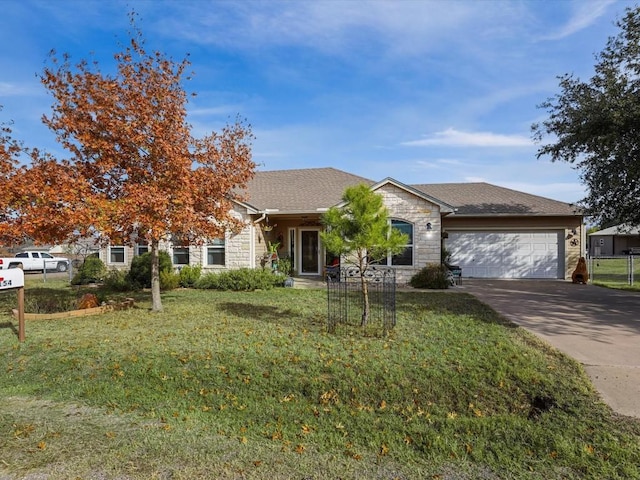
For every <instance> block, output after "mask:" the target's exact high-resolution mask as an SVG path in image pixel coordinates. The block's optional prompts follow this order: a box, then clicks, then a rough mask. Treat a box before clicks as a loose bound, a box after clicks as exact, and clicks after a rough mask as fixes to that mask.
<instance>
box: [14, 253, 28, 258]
mask: <svg viewBox="0 0 640 480" xmlns="http://www.w3.org/2000/svg"><path fill="white" fill-rule="evenodd" d="M16 258H29V254H28V253H27V252H20V253H16Z"/></svg>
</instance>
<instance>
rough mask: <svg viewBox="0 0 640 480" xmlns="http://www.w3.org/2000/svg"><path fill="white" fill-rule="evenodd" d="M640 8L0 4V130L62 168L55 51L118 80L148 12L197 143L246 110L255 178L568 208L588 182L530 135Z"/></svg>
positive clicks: (481, 2) (147, 23)
mask: <svg viewBox="0 0 640 480" xmlns="http://www.w3.org/2000/svg"><path fill="white" fill-rule="evenodd" d="M632 6H634V3H633V2H626V1H608V0H594V1H589V0H577V1H571V0H557V1H552V0H548V1H545V0H535V1H490V0H477V1H467V0H457V1H444V0H441V1H427V0H424V1H413V0H396V1H392V0H387V1H364V0H362V1H360V0H332V1H324V0H316V1H296V0H290V1H268V0H260V1H252V0H237V1H220V0H181V1H177V0H176V1H152V0H148V1H137V0H127V1H117V0H112V1H91V0H80V1H67V0H57V1H56V0H49V1H29V0H0V8H1V10H2V15H1V16H0V52H1V53H0V105H2V106H3V110H2V111H1V112H0V122H5V123H6V122H10V121H12V122H13V125H12V128H13V130H14V137H16V138H18V139H20V140H22V141H24V142H25V144H26V145H28V146H31V147H39V148H42V149H45V150H47V151H49V152H51V153H53V154H54V155H57V156H59V157H60V158H63V157H64V156H65V152H63V151H61V149H60V147H59V146H58V145H57V144H56V142H55V139H54V137H53V135H52V134H51V133H50V132H49V131H48V130H47V129H46V128H45V127H44V126H43V125H42V123H41V121H40V118H41V116H42V115H43V114H45V113H48V112H49V111H50V108H51V103H52V99H51V97H50V96H49V94H48V93H47V91H46V90H45V89H44V87H43V86H42V85H41V84H40V82H39V80H38V78H37V74H39V73H41V72H42V69H43V68H44V66H45V65H46V62H47V59H48V52H49V51H50V50H51V49H55V50H56V51H57V52H58V53H64V52H66V53H69V54H71V57H72V60H78V61H79V60H81V59H91V58H92V57H91V55H93V58H95V59H97V60H98V62H99V63H100V65H101V68H102V70H103V71H108V70H109V69H110V68H113V65H114V63H113V54H114V53H116V52H117V51H119V46H118V45H119V44H118V42H119V41H126V40H127V31H128V27H129V24H128V15H127V14H128V12H130V11H131V9H134V10H135V11H136V12H137V13H138V14H139V15H140V18H139V21H138V26H139V27H140V28H141V30H142V31H143V33H144V35H145V37H146V40H147V46H148V49H149V50H160V51H163V52H165V53H166V54H168V55H170V56H172V57H173V58H174V59H176V60H181V59H182V58H184V56H185V55H186V54H190V60H191V62H192V70H193V71H194V73H195V76H194V78H193V80H191V81H189V82H186V83H185V89H186V90H187V91H188V92H195V93H197V96H196V97H195V98H194V99H192V100H190V103H189V106H188V111H189V122H190V124H191V125H192V127H193V131H194V133H195V134H196V136H201V135H204V134H206V133H208V132H210V131H212V130H218V129H220V127H221V126H222V125H224V124H225V123H227V122H228V121H229V119H231V120H232V119H234V118H235V116H236V115H237V114H239V115H240V116H242V117H245V118H247V120H248V122H249V123H251V125H252V126H253V131H254V134H255V135H256V140H255V142H254V145H253V155H254V160H255V161H256V162H257V163H258V164H259V169H260V170H280V169H289V168H307V167H335V168H339V169H342V170H346V171H348V172H351V173H354V174H357V175H362V176H364V177H367V178H370V179H372V180H376V181H377V180H382V179H383V178H385V177H393V178H395V179H397V180H399V181H401V182H404V183H407V184H418V183H441V182H472V181H485V182H489V183H493V184H496V185H501V186H505V187H508V188H514V189H517V190H522V191H525V192H529V193H533V194H537V195H542V196H546V197H550V198H555V199H557V200H562V201H566V202H575V201H577V200H579V199H580V198H582V197H583V195H584V189H583V186H582V185H581V184H580V180H579V173H578V172H577V171H575V170H573V169H572V168H571V166H570V165H567V164H564V163H551V162H549V161H548V160H547V159H540V160H538V159H536V156H535V152H536V146H535V145H534V144H533V143H532V140H531V133H530V127H531V124H532V123H533V122H536V121H540V120H543V119H544V118H545V112H544V110H541V109H538V108H537V105H539V104H540V103H541V102H542V101H544V100H545V99H547V98H548V97H550V96H552V95H554V94H556V93H558V92H559V90H558V80H557V76H558V75H562V74H564V73H573V74H574V75H576V76H578V77H580V78H581V79H583V80H587V79H588V78H589V77H590V76H591V75H592V74H593V65H594V54H596V53H598V52H600V51H601V50H602V49H603V47H604V46H605V43H606V40H607V38H608V37H610V36H612V35H615V34H617V32H618V29H617V27H616V26H615V22H616V20H618V19H619V18H621V17H622V15H623V14H624V10H625V8H627V7H632Z"/></svg>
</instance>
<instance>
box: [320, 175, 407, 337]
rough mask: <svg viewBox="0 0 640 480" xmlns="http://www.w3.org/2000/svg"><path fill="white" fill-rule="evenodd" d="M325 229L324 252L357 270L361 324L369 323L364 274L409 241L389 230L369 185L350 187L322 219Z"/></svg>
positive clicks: (384, 210) (383, 209) (383, 210)
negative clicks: (348, 263) (353, 266)
mask: <svg viewBox="0 0 640 480" xmlns="http://www.w3.org/2000/svg"><path fill="white" fill-rule="evenodd" d="M322 222H323V224H324V225H325V227H326V229H325V231H324V232H322V233H321V234H320V236H321V238H322V241H323V242H324V245H325V248H326V249H327V251H328V252H329V253H331V254H333V255H336V256H340V257H341V258H343V259H345V260H347V262H351V263H353V264H354V265H355V266H356V267H357V268H358V270H359V274H360V285H361V291H362V298H363V309H362V321H361V325H362V326H363V327H364V326H366V325H367V322H368V321H369V287H368V282H367V271H368V269H369V268H371V266H372V265H375V264H377V263H379V262H380V261H381V260H383V259H385V258H387V256H388V255H397V254H399V253H401V252H402V251H403V250H404V249H405V247H406V245H407V243H408V241H409V237H408V236H407V235H406V234H404V233H402V232H400V230H398V229H395V228H392V227H391V224H390V223H389V212H388V210H387V208H386V207H385V206H384V203H383V199H382V196H381V195H379V194H377V193H375V192H373V191H372V190H371V188H370V187H369V186H368V185H365V184H360V185H356V186H353V187H349V188H347V189H346V190H345V192H344V194H343V195H342V204H341V205H340V206H335V207H331V208H330V209H329V210H328V211H327V212H326V213H325V214H324V215H323V217H322Z"/></svg>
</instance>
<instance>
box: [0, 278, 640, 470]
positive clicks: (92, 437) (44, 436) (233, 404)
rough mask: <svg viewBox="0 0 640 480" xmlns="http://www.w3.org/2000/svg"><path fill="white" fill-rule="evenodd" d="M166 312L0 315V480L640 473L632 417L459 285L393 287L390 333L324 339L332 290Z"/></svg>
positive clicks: (174, 301) (168, 298)
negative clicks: (22, 318) (22, 327)
mask: <svg viewBox="0 0 640 480" xmlns="http://www.w3.org/2000/svg"><path fill="white" fill-rule="evenodd" d="M39 287H40V288H42V285H39ZM65 288H66V287H65ZM29 294H30V290H27V292H26V296H29ZM40 294H43V292H42V291H40ZM13 299H14V297H13V296H12V295H11V294H6V293H5V294H2V295H0V307H1V308H2V312H4V311H5V310H6V309H7V307H8V306H9V305H10V304H11V302H12V301H13ZM163 302H164V306H165V312H164V313H160V314H153V313H151V312H149V310H148V307H149V306H150V302H148V300H146V299H143V301H142V302H140V303H138V305H137V308H134V309H132V310H127V311H120V312H113V313H109V314H105V315H103V316H98V317H86V318H82V319H75V320H65V321H41V322H28V323H27V341H26V342H25V343H24V344H19V343H18V341H17V338H16V335H15V333H14V332H13V327H12V325H13V324H14V323H15V322H13V320H12V319H11V318H10V317H9V316H8V315H6V316H0V326H3V327H4V328H0V373H1V374H2V377H0V378H2V380H1V382H0V477H1V476H2V475H5V476H9V475H13V476H15V478H23V477H25V476H27V475H33V476H32V477H31V478H52V479H54V478H55V479H66V478H69V479H75V478H104V479H112V478H113V479H115V478H118V479H147V478H172V479H181V478H184V479H187V478H212V479H231V478H234V479H236V478H238V479H239V478H242V479H263V478H269V479H274V480H275V479H291V478H298V479H303V478H304V479H325V478H335V479H337V478H342V479H393V478H398V479H424V478H428V479H430V478H436V479H448V478H456V479H457V478H468V479H475V478H486V479H498V478H499V479H502V478H504V479H507V478H509V479H510V478H525V479H528V478H531V479H534V478H535V479H549V478H568V479H570V478H590V479H591V478H593V479H600V478H608V479H615V478H620V479H622V478H640V474H639V473H638V468H639V466H640V422H638V421H637V420H631V419H628V418H621V417H617V416H615V415H612V414H611V412H610V410H609V408H608V407H607V406H606V405H604V404H603V403H602V402H601V401H600V400H599V398H598V397H597V395H596V394H595V393H594V391H593V388H592V386H591V384H590V382H589V380H588V378H587V377H586V376H585V374H584V372H583V371H582V369H581V367H580V366H579V365H578V364H577V363H575V362H573V361H571V360H570V359H568V358H566V357H565V356H563V355H561V354H560V353H558V352H557V351H555V350H553V349H551V348H549V347H548V346H547V345H546V344H543V343H542V342H540V341H538V340H537V339H536V338H535V337H534V336H532V335H530V334H528V333H527V332H526V331H524V330H522V329H520V328H517V327H515V326H514V325H512V324H508V323H506V322H505V321H504V320H503V319H502V318H500V317H499V316H498V315H497V314H496V313H495V312H493V311H492V310H490V309H489V308H488V307H486V306H485V305H483V304H481V303H480V302H478V301H476V300H475V299H474V298H473V297H471V296H469V295H467V294H463V293H453V292H447V293H435V292H412V291H406V292H405V291H403V292H399V293H398V297H397V305H398V316H397V326H396V328H395V330H394V331H393V333H392V335H391V336H390V337H388V338H376V337H365V336H362V335H359V334H357V333H355V334H354V333H353V332H351V333H350V334H344V335H330V334H327V333H326V332H325V329H326V324H325V322H326V309H327V300H326V292H325V291H324V290H295V289H276V290H271V291H264V292H253V293H232V292H225V293H220V292H214V291H201V290H176V291H172V292H168V293H165V294H164V295H163ZM0 315H2V314H0ZM37 475H40V476H37ZM47 475H49V476H47ZM8 478H13V477H11V476H9V477H8Z"/></svg>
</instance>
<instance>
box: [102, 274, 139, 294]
mask: <svg viewBox="0 0 640 480" xmlns="http://www.w3.org/2000/svg"><path fill="white" fill-rule="evenodd" d="M104 286H105V287H106V288H107V289H108V290H111V291H113V292H128V291H129V290H135V288H134V287H133V285H131V282H129V279H128V276H127V274H126V273H125V272H123V271H122V270H111V271H110V272H109V273H107V275H106V276H105V277H104Z"/></svg>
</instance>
